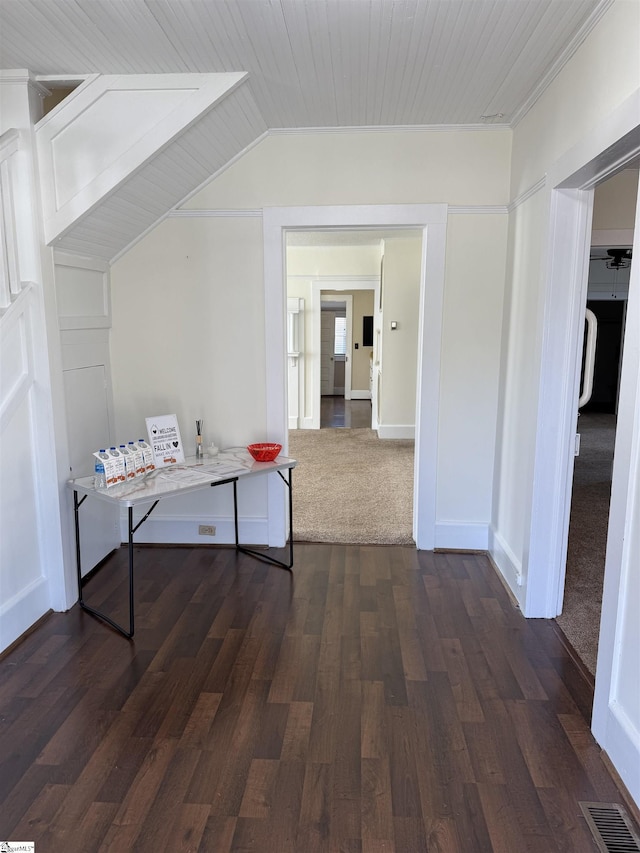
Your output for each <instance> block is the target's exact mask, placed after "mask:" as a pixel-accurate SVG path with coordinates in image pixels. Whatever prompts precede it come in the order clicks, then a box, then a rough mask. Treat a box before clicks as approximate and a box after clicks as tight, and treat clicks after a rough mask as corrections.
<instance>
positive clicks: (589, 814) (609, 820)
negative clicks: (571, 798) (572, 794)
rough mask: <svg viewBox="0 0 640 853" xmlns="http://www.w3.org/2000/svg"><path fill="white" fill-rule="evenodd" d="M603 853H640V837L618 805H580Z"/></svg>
mask: <svg viewBox="0 0 640 853" xmlns="http://www.w3.org/2000/svg"><path fill="white" fill-rule="evenodd" d="M578 805H579V806H580V808H581V809H582V814H583V815H584V818H585V820H586V821H587V825H588V826H589V829H590V830H591V834H592V835H593V837H594V840H595V842H596V844H597V845H598V850H600V851H601V853H640V836H639V835H638V833H637V832H636V830H635V828H634V826H633V824H632V823H631V821H630V819H629V817H628V816H627V813H626V811H625V810H624V809H623V808H622V806H619V805H618V804H617V803H579V804H578Z"/></svg>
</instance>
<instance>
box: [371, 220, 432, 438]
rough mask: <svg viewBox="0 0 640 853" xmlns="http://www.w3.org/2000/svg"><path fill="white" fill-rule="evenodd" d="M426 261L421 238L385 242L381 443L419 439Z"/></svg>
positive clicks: (392, 238)
mask: <svg viewBox="0 0 640 853" xmlns="http://www.w3.org/2000/svg"><path fill="white" fill-rule="evenodd" d="M421 256H422V235H416V236H415V237H403V238H396V237H389V238H385V241H384V264H383V273H382V318H381V326H382V328H381V330H380V331H381V342H380V343H381V352H380V366H381V371H382V372H381V376H380V391H379V398H378V435H379V436H380V437H381V438H413V437H414V434H415V423H416V380H417V365H418V317H419V314H420V311H419V306H420V266H421ZM392 322H393V323H395V324H396V328H395V329H394V330H392V329H391V323H392Z"/></svg>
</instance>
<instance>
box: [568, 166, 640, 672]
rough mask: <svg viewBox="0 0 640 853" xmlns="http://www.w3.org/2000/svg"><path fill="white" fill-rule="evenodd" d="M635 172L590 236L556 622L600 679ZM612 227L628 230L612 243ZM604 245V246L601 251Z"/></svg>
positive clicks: (614, 193) (608, 187)
mask: <svg viewBox="0 0 640 853" xmlns="http://www.w3.org/2000/svg"><path fill="white" fill-rule="evenodd" d="M637 187H638V172H637V170H628V169H627V170H624V171H623V172H621V173H618V174H617V175H616V176H614V177H613V178H610V179H609V180H608V181H605V182H603V183H602V184H600V185H598V186H597V187H596V188H595V194H594V206H593V232H592V241H594V242H593V244H592V246H591V252H590V259H589V278H588V283H587V294H586V309H587V313H590V314H591V320H590V323H591V324H592V325H593V336H594V342H595V349H594V356H595V358H594V359H593V368H592V370H585V367H586V365H585V363H584V362H585V355H584V353H585V352H586V351H587V349H588V347H587V345H586V344H587V329H588V326H586V327H585V345H584V347H583V365H582V375H581V384H580V387H581V389H583V388H585V373H586V374H587V376H589V374H592V380H591V382H589V381H588V380H587V386H588V387H587V388H586V391H585V392H583V393H582V394H581V400H580V403H579V414H578V424H577V433H578V435H579V446H578V447H577V449H576V451H577V455H576V458H575V462H574V468H573V477H572V492H571V508H570V516H569V533H568V545H567V559H566V572H565V584H564V600H563V603H562V613H561V614H560V615H559V616H558V617H557V619H556V621H557V623H558V625H559V626H560V627H561V629H562V631H563V632H564V634H565V636H566V637H567V639H568V640H569V642H570V643H571V644H572V646H573V647H574V650H575V651H576V653H577V655H578V657H579V658H580V659H581V661H582V663H583V664H584V666H585V667H586V669H587V670H588V671H589V673H590V674H591V676H593V677H595V674H596V664H597V652H598V638H599V628H600V615H601V609H602V589H603V580H604V567H605V558H606V546H607V528H608V520H609V505H610V499H611V482H612V471H613V461H614V447H615V438H616V420H617V410H618V398H619V391H620V372H621V365H622V355H623V343H624V334H625V322H626V313H627V297H628V292H629V277H630V275H629V274H630V266H631V258H632V247H631V246H630V245H624V246H611V245H609V244H610V243H611V242H613V241H614V240H616V241H619V240H621V239H625V238H626V239H631V236H632V232H633V227H634V218H635V199H636V196H637ZM612 223H615V224H623V225H625V226H627V227H625V229H623V230H619V231H618V233H616V234H615V237H614V238H613V239H612V229H611V228H610V227H608V226H610V225H611V224H612ZM600 243H604V245H599V244H600Z"/></svg>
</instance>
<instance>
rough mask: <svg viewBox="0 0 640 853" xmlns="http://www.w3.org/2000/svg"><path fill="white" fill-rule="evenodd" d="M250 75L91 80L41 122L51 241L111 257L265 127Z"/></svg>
mask: <svg viewBox="0 0 640 853" xmlns="http://www.w3.org/2000/svg"><path fill="white" fill-rule="evenodd" d="M247 79H248V75H247V74H246V73H245V72H237V73H221V74H134V75H94V76H92V77H90V78H88V79H87V80H85V81H84V82H83V83H82V84H81V85H80V86H79V87H78V88H77V89H76V90H75V91H74V92H73V93H72V94H71V95H69V96H68V97H67V98H65V99H64V100H63V101H61V103H60V104H58V106H56V107H55V108H54V109H53V110H52V111H51V112H50V113H48V114H47V115H46V116H44V118H43V119H41V121H40V122H38V124H37V125H36V142H37V153H38V162H39V168H40V179H41V192H42V204H43V215H44V230H45V241H46V243H48V244H49V245H53V246H55V248H57V249H64V250H66V251H69V252H75V253H78V254H81V255H85V256H93V257H97V258H102V259H104V260H107V261H112V260H113V259H114V258H115V257H116V256H117V255H118V254H120V253H121V252H122V251H124V250H125V249H126V248H127V246H129V245H130V244H131V243H132V241H134V240H135V239H137V238H138V237H139V236H140V235H141V234H143V233H144V232H145V231H146V230H147V229H149V228H150V227H151V226H153V225H154V224H155V223H156V222H157V221H158V219H160V218H161V217H162V216H164V215H165V214H166V213H167V211H169V210H170V209H171V208H172V207H174V206H175V205H176V204H177V203H178V202H180V201H182V200H183V199H184V198H185V196H187V195H188V194H189V193H190V192H192V191H193V190H194V189H196V188H197V187H198V186H200V184H201V183H203V181H205V180H206V179H207V178H209V177H210V176H211V175H213V174H215V173H216V172H217V171H218V170H219V169H220V168H222V167H223V166H224V165H225V164H226V163H227V162H228V161H229V160H231V159H232V158H233V157H235V156H236V155H237V154H238V153H239V152H240V151H242V150H243V149H244V148H245V147H246V146H247V145H249V144H250V143H251V142H253V141H254V140H255V139H256V138H257V137H258V136H260V135H261V134H262V133H264V132H265V130H266V126H265V125H264V121H263V119H262V117H261V116H260V113H259V111H258V109H257V107H256V106H255V103H254V101H253V98H252V96H251V94H250V92H249V90H248V88H247V87H246V85H245V83H246V81H247Z"/></svg>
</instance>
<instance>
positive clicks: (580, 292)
mask: <svg viewBox="0 0 640 853" xmlns="http://www.w3.org/2000/svg"><path fill="white" fill-rule="evenodd" d="M639 116H640V89H637V90H636V91H635V92H634V93H633V94H632V95H630V96H629V97H628V98H627V99H626V100H625V101H624V102H623V103H622V104H621V105H620V106H618V107H617V108H616V109H614V110H613V111H612V112H611V113H610V114H608V115H604V116H602V119H601V121H600V122H599V123H598V124H597V125H596V126H595V127H593V128H592V129H591V130H590V131H589V132H588V133H586V134H585V135H584V136H583V137H582V138H581V140H580V142H579V143H578V144H577V145H576V146H574V147H573V148H572V149H570V150H569V151H567V152H566V153H565V154H564V155H563V156H562V157H560V158H559V159H558V160H557V161H556V162H555V163H554V164H553V165H552V167H551V169H550V170H549V173H548V186H549V188H550V195H551V199H550V201H551V215H550V222H549V239H548V251H547V264H546V270H545V313H544V319H543V322H542V326H543V328H544V337H543V344H542V361H541V370H540V386H539V387H540V402H539V407H538V414H537V426H536V448H535V457H534V479H533V495H532V510H531V523H530V527H529V530H528V531H527V534H528V537H527V538H528V541H526V542H525V543H524V549H523V552H524V553H525V555H527V558H526V559H527V563H526V566H525V567H524V573H525V574H526V577H527V591H526V598H525V601H524V608H523V610H524V613H525V615H526V616H529V617H532V616H536V617H551V616H555V615H556V614H557V613H558V612H559V611H560V610H561V604H562V599H563V586H564V573H565V559H566V548H567V533H568V520H569V510H570V498H571V472H572V469H573V457H572V448H573V433H574V432H575V415H576V411H577V396H578V395H577V378H578V375H579V354H580V346H579V343H580V341H581V339H582V328H583V316H584V315H583V309H584V302H583V299H585V298H586V287H587V266H588V258H589V249H590V244H591V211H592V206H593V187H594V186H595V185H596V184H597V183H599V182H600V181H602V180H604V179H606V178H607V177H608V176H610V175H612V174H614V173H615V172H616V171H619V170H620V169H621V168H623V167H624V165H625V164H626V163H628V162H630V160H631V159H632V158H633V157H635V156H636V155H637V153H638V151H639V150H640V121H639ZM634 238H635V239H634V254H637V253H638V252H640V229H638V228H637V227H636V231H635V235H634ZM639 303H640V269H639V268H638V267H637V266H636V265H634V264H632V267H631V279H630V285H629V309H628V312H627V326H626V331H625V343H624V351H623V352H624V354H623V363H622V374H621V381H620V404H619V410H618V421H617V429H616V444H615V454H614V466H613V481H612V488H611V507H610V513H609V531H608V538H607V555H606V563H605V573H604V590H603V599H602V612H601V621H600V639H599V646H598V665H597V673H596V685H595V695H594V703H593V717H592V731H593V734H594V736H595V738H596V740H597V741H598V743H599V745H600V746H601V747H602V748H603V749H604V750H605V752H607V754H608V755H609V757H610V759H611V761H612V763H613V766H614V767H615V769H616V771H617V772H618V773H619V774H620V776H621V778H622V781H623V782H624V784H625V785H626V786H627V788H628V790H629V792H630V794H631V796H632V797H633V798H634V799H635V801H636V802H640V773H638V767H640V733H639V731H638V719H637V718H636V719H635V720H629V718H628V714H627V710H628V709H627V710H625V709H623V708H621V707H620V705H619V702H620V695H621V694H620V692H619V685H620V679H621V678H622V677H624V678H625V679H629V678H636V677H637V673H632V672H630V671H629V670H630V667H629V665H628V664H627V671H626V672H625V673H624V674H623V673H621V672H620V667H621V654H622V650H623V647H624V636H625V635H624V630H625V624H624V619H622V618H621V614H623V613H624V612H625V609H628V608H629V606H630V603H629V601H628V596H629V594H630V590H631V589H632V586H631V584H630V583H629V582H628V578H629V575H628V572H629V569H630V565H631V563H630V560H631V555H630V554H629V553H628V551H627V550H625V541H628V533H629V531H630V530H631V529H632V520H633V518H634V516H633V513H634V511H637V505H636V503H635V501H637V499H638V493H637V490H638V485H637V483H636V482H634V480H633V477H634V474H633V459H634V453H638V452H640V451H639V450H638V447H639V446H640V437H639V436H640V412H639V411H638V401H639V399H640V356H639V351H640V347H639V342H640V322H639V321H638V318H639V317H640V304H639ZM496 544H498V543H496V542H495V541H494V542H493V548H494V551H496ZM492 556H493V557H494V559H495V561H496V562H497V563H498V564H499V556H500V555H499V553H497V551H496V553H493V554H492ZM633 567H634V569H635V562H634V563H633ZM500 568H501V569H502V567H501V566H500ZM505 577H506V578H507V580H509V577H508V575H507V573H506V572H505ZM512 589H514V591H515V588H514V587H513V585H512ZM634 713H636V709H634ZM626 721H628V723H629V724H628V725H627V722H626Z"/></svg>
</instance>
